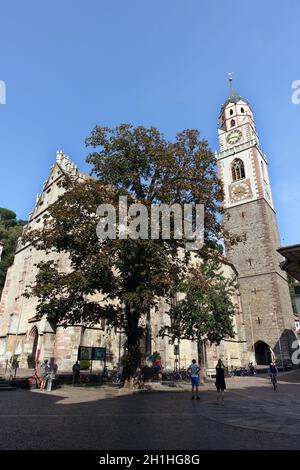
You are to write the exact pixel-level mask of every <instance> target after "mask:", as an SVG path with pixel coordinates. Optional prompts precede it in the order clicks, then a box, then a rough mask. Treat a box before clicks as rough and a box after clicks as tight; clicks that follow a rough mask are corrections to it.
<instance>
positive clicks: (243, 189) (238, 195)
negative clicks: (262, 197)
mask: <svg viewBox="0 0 300 470" xmlns="http://www.w3.org/2000/svg"><path fill="white" fill-rule="evenodd" d="M230 196H231V199H232V201H234V202H238V201H242V200H243V199H247V198H249V197H250V196H251V189H250V186H249V183H246V182H241V183H237V184H235V185H234V186H232V187H231V188H230Z"/></svg>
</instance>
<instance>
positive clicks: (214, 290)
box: [160, 260, 236, 344]
mask: <svg viewBox="0 0 300 470" xmlns="http://www.w3.org/2000/svg"><path fill="white" fill-rule="evenodd" d="M235 289H236V284H235V279H234V278H231V279H230V278H226V277H225V276H224V275H223V274H222V269H221V265H220V264H219V263H218V262H216V261H212V260H210V261H208V262H204V263H201V264H198V265H195V266H193V267H192V268H191V269H190V272H189V276H188V278H187V279H186V280H185V282H184V283H183V284H182V286H181V289H180V290H181V292H182V293H184V294H185V296H184V298H183V299H182V300H179V301H177V302H176V303H175V304H173V305H172V307H171V309H170V311H169V315H170V318H171V326H165V327H163V328H162V330H161V332H160V333H161V334H162V335H165V334H168V336H169V339H170V340H171V341H172V342H175V340H176V339H180V338H185V339H190V340H194V341H197V342H198V344H199V342H201V341H203V340H208V341H209V342H210V343H215V344H220V342H221V340H222V339H224V338H228V337H231V338H232V337H234V330H233V324H232V318H233V316H234V314H235V306H234V304H233V302H232V296H233V294H234V292H235Z"/></svg>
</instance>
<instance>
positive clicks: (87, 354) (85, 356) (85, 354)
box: [78, 346, 93, 361]
mask: <svg viewBox="0 0 300 470" xmlns="http://www.w3.org/2000/svg"><path fill="white" fill-rule="evenodd" d="M92 349H93V348H87V347H85V346H79V348H78V359H79V360H80V361H91V360H92Z"/></svg>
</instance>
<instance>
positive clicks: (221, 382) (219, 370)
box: [216, 359, 226, 405]
mask: <svg viewBox="0 0 300 470" xmlns="http://www.w3.org/2000/svg"><path fill="white" fill-rule="evenodd" d="M216 389H217V403H219V398H221V403H222V405H224V390H226V383H225V366H224V364H223V362H222V360H221V359H219V360H218V363H217V366H216Z"/></svg>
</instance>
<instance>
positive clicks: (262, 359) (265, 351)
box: [254, 341, 275, 366]
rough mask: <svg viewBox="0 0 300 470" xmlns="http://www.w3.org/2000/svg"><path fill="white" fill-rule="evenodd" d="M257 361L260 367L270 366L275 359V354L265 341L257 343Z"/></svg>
mask: <svg viewBox="0 0 300 470" xmlns="http://www.w3.org/2000/svg"><path fill="white" fill-rule="evenodd" d="M254 346H255V361H256V364H257V365H258V366H266V365H269V364H270V363H271V362H273V361H274V359H275V354H274V352H273V350H272V349H271V348H270V346H269V345H268V344H267V343H265V342H264V341H257V342H256V343H255V345H254Z"/></svg>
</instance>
